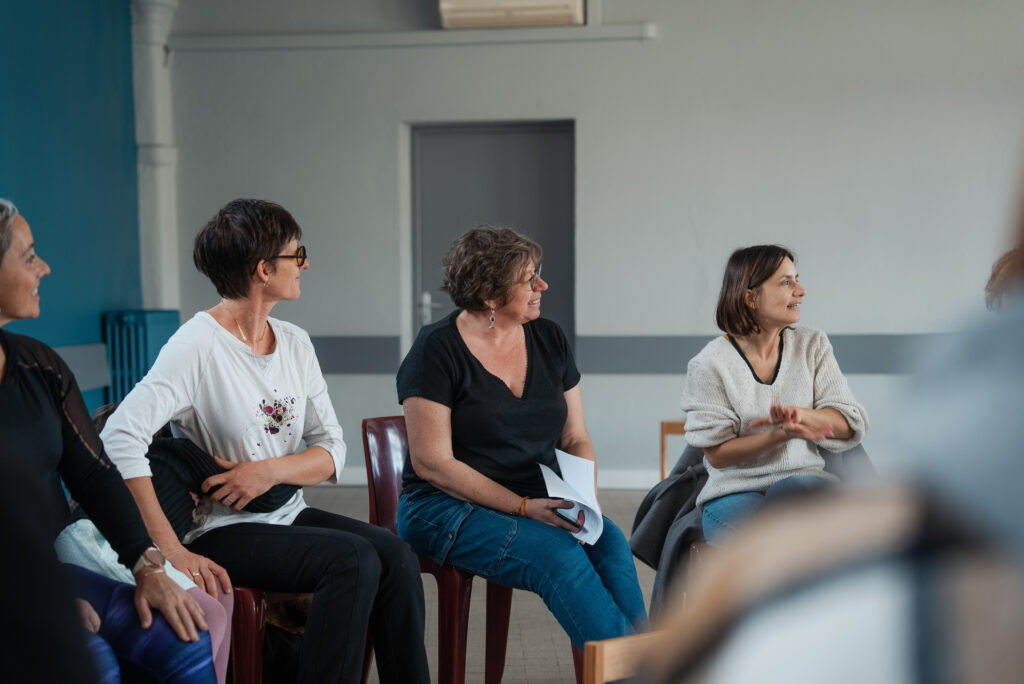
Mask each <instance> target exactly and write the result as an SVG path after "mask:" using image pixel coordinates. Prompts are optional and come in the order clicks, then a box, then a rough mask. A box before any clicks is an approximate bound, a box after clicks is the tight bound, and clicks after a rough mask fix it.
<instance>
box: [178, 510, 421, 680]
mask: <svg viewBox="0 0 1024 684" xmlns="http://www.w3.org/2000/svg"><path fill="white" fill-rule="evenodd" d="M189 549H190V550H191V551H193V552H194V553H198V554H202V555H204V556H206V557H208V558H210V559H212V560H213V561H214V562H216V563H219V564H220V565H222V566H223V567H224V569H225V570H227V572H228V575H230V577H231V581H232V583H234V584H237V585H239V586H243V587H252V588H254V589H262V590H266V591H284V592H313V602H312V604H311V605H310V609H309V617H308V618H307V620H306V632H305V635H304V636H303V639H302V650H301V652H300V655H299V673H298V681H299V682H302V683H304V684H305V683H309V684H321V683H328V682H344V683H345V684H357V682H359V680H360V677H361V675H362V665H363V653H364V651H363V649H364V647H365V645H366V636H367V633H369V635H370V638H371V639H372V640H373V648H374V651H375V652H376V656H377V657H376V660H377V672H378V674H379V675H380V681H381V683H382V684H398V683H399V682H401V683H403V684H404V683H406V682H409V683H414V684H415V683H417V682H422V683H423V684H429V682H430V672H429V670H428V668H427V654H426V649H425V647H424V645H423V625H424V608H423V582H422V580H421V579H420V567H419V561H418V560H417V559H416V556H415V555H414V554H413V552H412V551H411V550H410V549H409V546H408V545H407V544H406V543H405V542H404V541H402V540H401V539H399V538H398V537H397V536H395V535H394V534H392V533H391V532H388V531H387V530H384V529H382V528H379V527H375V526H373V525H369V524H367V523H364V522H359V521H358V520H352V519H351V518H346V517H344V516H341V515H335V514H333V513H327V512H326V511H321V510H318V509H315V508H307V509H306V510H304V511H302V513H300V514H299V517H298V518H296V519H295V522H294V523H293V524H291V525H267V524H263V523H239V524H237V525H227V526H225V527H220V528H217V529H215V530H211V531H209V532H207V533H206V534H204V535H203V536H201V537H199V538H198V539H196V540H195V541H194V542H192V543H191V544H190V545H189Z"/></svg>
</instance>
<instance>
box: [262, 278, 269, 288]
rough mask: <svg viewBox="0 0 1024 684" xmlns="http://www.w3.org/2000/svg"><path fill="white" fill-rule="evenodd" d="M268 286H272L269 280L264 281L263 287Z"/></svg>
mask: <svg viewBox="0 0 1024 684" xmlns="http://www.w3.org/2000/svg"><path fill="white" fill-rule="evenodd" d="M267 285H270V281H269V280H264V281H263V287H264V288H266V287H267Z"/></svg>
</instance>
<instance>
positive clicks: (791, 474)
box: [683, 245, 868, 545]
mask: <svg viewBox="0 0 1024 684" xmlns="http://www.w3.org/2000/svg"><path fill="white" fill-rule="evenodd" d="M794 261H795V260H794V257H793V254H792V253H791V252H790V251H789V250H787V249H785V248H784V247H779V246H778V245H756V246H753V247H746V248H743V249H738V250H736V251H735V252H733V253H732V256H730V257H729V262H728V264H727V265H726V267H725V276H724V278H723V281H722V289H721V292H720V293H719V297H718V310H717V313H716V322H717V323H718V327H719V328H721V329H722V331H723V332H725V335H723V336H721V337H717V338H715V339H714V340H712V341H711V342H709V343H708V344H707V345H706V346H705V347H704V349H702V350H701V351H700V353H699V354H697V356H695V357H693V359H691V360H690V363H689V364H688V366H687V369H686V392H685V393H684V395H683V410H684V411H686V440H687V442H689V443H690V444H691V445H693V446H695V447H698V448H701V449H703V450H704V464H705V466H707V471H708V481H707V484H705V485H704V487H703V488H702V489H701V491H700V494H699V495H698V497H697V506H698V507H699V508H701V510H702V522H703V528H704V536H705V538H706V539H707V541H708V543H710V544H712V545H718V544H720V543H721V541H722V539H723V537H725V536H727V535H728V533H729V532H731V531H732V530H733V529H734V528H735V527H736V526H738V525H739V524H740V523H741V522H742V521H743V520H745V519H746V518H748V517H750V516H752V515H753V514H754V513H755V512H756V511H757V509H758V508H760V507H761V506H762V505H763V504H764V502H765V501H766V500H768V499H771V498H775V497H776V496H781V495H784V494H786V493H788V492H792V491H798V490H807V489H815V488H817V487H820V486H822V485H825V484H826V483H828V482H832V481H835V480H837V478H836V477H835V476H834V475H831V474H829V473H827V472H826V471H825V461H824V459H823V457H822V456H821V455H820V454H819V453H818V448H819V447H820V448H823V449H827V450H829V451H837V452H839V451H846V450H847V449H851V448H853V447H855V446H856V445H858V444H859V443H860V441H861V440H862V439H863V438H864V434H865V433H866V432H867V429H868V416H867V413H866V412H865V410H864V407H863V406H861V405H860V404H859V403H858V402H857V400H856V399H855V398H854V396H853V392H851V391H850V388H849V386H848V385H847V383H846V377H845V376H843V374H842V372H841V371H840V370H839V364H837V363H836V359H835V356H834V355H833V354H832V345H831V344H830V343H829V341H828V337H827V336H826V335H825V333H823V332H821V331H819V330H814V329H812V328H806V327H803V326H798V325H797V323H799V322H800V305H801V302H802V301H803V298H804V295H806V294H807V291H806V290H805V289H804V288H803V286H801V285H800V281H799V278H798V276H797V272H796V265H795V264H794Z"/></svg>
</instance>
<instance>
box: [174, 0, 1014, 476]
mask: <svg viewBox="0 0 1024 684" xmlns="http://www.w3.org/2000/svg"><path fill="white" fill-rule="evenodd" d="M414 4H415V5H416V6H417V7H420V8H421V7H422V4H424V3H420V2H419V0H415V3H414V2H413V0H410V1H409V2H401V1H400V0H392V1H391V2H387V3H380V4H379V5H378V8H379V11H378V13H377V14H373V10H368V9H367V7H372V6H373V5H372V4H368V3H365V2H363V3H354V2H349V3H336V2H329V1H328V0H318V1H316V2H314V1H312V0H307V1H305V2H301V3H288V4H285V3H277V2H249V1H247V0H182V2H181V6H180V8H179V10H178V15H177V23H176V25H175V29H174V32H173V33H174V36H175V37H176V38H177V39H178V41H179V43H181V41H182V39H184V38H187V37H189V36H197V35H210V34H224V33H237V34H251V33H266V32H268V31H272V30H274V28H273V27H281V28H280V29H279V30H280V31H282V32H289V33H322V32H328V31H343V30H363V31H364V30H367V29H368V28H369V29H373V30H409V29H411V28H414V27H416V26H423V25H429V23H430V21H432V19H431V18H430V17H426V16H424V13H423V12H422V10H421V9H412V8H413V5H414ZM603 10H604V11H603V17H604V22H605V24H613V23H620V22H636V21H652V22H656V23H657V25H658V29H659V36H658V38H657V39H655V40H650V41H631V42H621V41H613V42H560V43H530V44H518V45H517V44H493V45H459V46H443V47H442V46H429V47H367V48H353V49H310V50H266V49H250V50H243V51H211V50H199V51H189V50H177V51H175V52H174V53H173V56H172V79H173V81H172V83H173V92H174V120H175V126H176V138H177V140H176V142H177V145H178V150H179V188H178V196H179V202H180V206H179V210H178V214H179V218H180V224H179V225H180V234H179V240H178V244H179V245H180V249H181V255H180V256H181V260H182V264H184V266H183V267H182V268H183V271H184V272H183V278H182V293H181V294H182V302H183V313H184V314H185V315H188V314H189V313H190V312H191V311H194V310H196V309H200V308H206V307H208V306H210V305H211V304H212V303H213V302H214V301H215V295H214V294H213V291H212V288H211V287H210V286H209V285H208V284H207V283H206V282H205V281H203V280H201V279H200V278H199V277H198V276H196V275H194V271H193V270H192V268H191V258H190V257H191V239H192V236H193V235H194V232H195V230H196V228H197V227H198V226H199V225H201V224H202V223H203V222H204V221H205V220H206V219H207V218H208V217H209V216H210V215H212V213H213V212H214V211H215V210H216V209H217V208H218V207H220V206H221V205H223V204H224V203H225V202H226V201H227V200H229V199H231V198H233V197H236V196H257V197H265V198H269V199H274V200H276V201H279V202H281V203H282V204H284V205H285V206H286V207H288V208H289V209H291V210H292V211H293V213H294V214H295V216H296V218H297V219H298V220H299V222H300V223H301V224H302V225H303V227H304V229H305V230H306V237H305V240H304V241H305V242H306V243H307V244H308V245H309V247H310V250H311V263H312V270H311V271H309V273H308V277H307V278H305V280H304V288H303V289H304V294H303V297H302V299H301V300H300V301H298V302H296V303H294V304H288V305H282V306H281V307H280V309H279V310H277V311H275V314H277V315H281V316H283V317H285V318H288V319H290V320H294V321H295V322H297V323H299V324H300V325H302V326H304V327H305V328H307V329H308V330H309V331H310V332H311V333H312V334H320V335H399V334H401V333H403V332H407V331H403V330H402V322H403V321H405V320H407V319H408V316H407V314H406V312H405V310H404V308H403V307H404V305H405V302H404V301H403V298H404V299H405V300H407V299H408V293H406V292H404V286H403V282H404V281H402V280H401V277H400V276H401V275H402V274H407V269H408V268H409V264H408V262H407V253H408V248H407V247H406V244H407V241H408V239H409V238H408V234H407V225H408V216H407V215H406V212H407V205H405V204H403V202H406V201H407V195H403V192H404V193H407V180H406V179H407V174H408V168H407V154H408V152H407V150H406V149H405V145H406V143H407V139H406V138H405V137H404V133H403V132H404V131H405V130H406V128H405V127H406V126H407V125H408V124H409V123H412V122H444V121H466V120H481V119H503V120H508V119H518V118H522V119H543V118H559V119H565V118H572V119H575V120H576V124H577V128H576V135H577V225H576V232H577V243H576V244H577V269H576V274H577V275H576V277H577V283H576V291H577V293H578V298H577V331H578V334H580V335H703V334H708V335H710V334H713V333H714V332H715V327H714V321H713V307H714V301H715V297H716V295H717V290H718V285H719V282H720V278H721V269H722V266H723V264H724V261H725V258H726V257H727V256H728V253H729V252H730V251H731V250H732V249H734V248H735V247H737V246H740V245H743V244H751V243H755V242H767V241H771V242H781V243H783V244H786V245H788V246H790V247H792V248H793V249H795V250H796V251H797V253H798V256H799V264H798V265H799V269H800V272H801V280H802V281H803V282H804V283H805V284H806V286H807V289H808V290H809V293H810V294H809V296H808V299H807V302H806V304H805V306H804V322H805V323H807V324H809V325H813V326H815V327H820V328H823V329H825V330H826V331H828V332H829V333H832V334H836V333H917V332H934V331H939V330H945V329H948V328H949V327H950V325H951V321H953V320H956V319H957V318H958V317H959V315H960V314H961V313H962V312H965V311H967V310H971V309H974V310H976V309H978V308H979V307H980V306H981V297H980V295H981V288H982V286H983V284H984V282H985V279H986V277H987V275H988V270H989V267H990V264H991V262H992V260H993V259H994V258H995V256H996V255H997V254H998V253H999V252H1000V251H1001V249H1002V247H1003V244H1004V241H1005V238H1006V231H1005V230H1004V227H1005V226H1006V225H1007V224H1008V221H1009V216H1010V211H1011V205H1012V199H1013V194H1014V191H1015V188H1016V187H1017V186H1018V184H1019V183H1018V181H1019V177H1020V175H1019V171H1020V170H1021V164H1020V162H1021V159H1022V155H1021V152H1022V151H1024V145H1022V144H1021V143H1022V141H1024V138H1022V133H1024V68H1022V65H1024V41H1022V40H1020V27H1021V26H1024V3H1021V2H1020V1H1019V0H998V1H997V0H991V1H988V2H985V1H980V2H979V1H973V2H971V1H967V0H963V1H961V2H950V1H947V2H935V1H934V0H912V1H911V0H907V1H903V2H893V1H891V0H864V1H862V2H858V3H849V2H826V1H822V0H817V1H815V0H776V1H774V2H767V1H763V0H744V1H739V0H734V1H728V0H717V1H716V2H696V1H685V2H684V1H679V0H661V1H658V0H606V1H605V2H604V7H603ZM173 44H174V40H173V39H172V45H173ZM211 44H215V42H214V43H207V45H211ZM682 370H683V369H680V373H681V372H682ZM682 381H683V376H682V375H681V374H680V375H673V376H629V375H609V376H588V377H586V378H585V380H584V387H585V388H586V391H585V402H586V403H585V407H586V411H587V413H588V422H589V424H590V427H591V432H592V433H593V436H594V438H595V442H596V444H597V447H598V452H599V456H601V457H602V469H603V471H604V472H605V473H608V472H610V471H616V470H618V471H622V472H623V473H625V471H637V470H644V469H648V473H649V474H651V473H654V472H655V469H656V467H657V465H656V462H657V453H658V452H657V439H658V438H657V422H658V421H659V420H662V419H665V418H673V417H676V416H677V415H678V413H679V399H678V397H679V394H680V391H681V389H682ZM330 382H331V390H332V396H333V397H334V401H335V403H336V405H337V407H338V411H339V415H341V416H343V423H344V427H345V429H346V432H347V433H348V435H349V440H348V441H349V445H350V449H352V453H351V456H350V459H349V462H350V464H353V465H354V466H356V467H357V468H361V467H362V465H361V464H362V456H361V453H360V446H359V440H358V421H359V419H360V418H361V417H363V416H366V415H376V414H381V413H391V412H398V409H399V407H398V406H397V404H395V403H394V399H393V387H394V385H393V379H392V378H390V377H383V376H357V377H356V376H337V377H333V378H331V380H330ZM851 383H852V385H853V387H854V389H855V391H857V393H858V396H859V398H860V399H861V400H862V401H863V403H865V405H866V406H867V408H868V410H869V412H870V413H871V414H872V417H873V423H874V428H875V430H876V431H879V432H880V433H881V434H884V432H885V429H886V424H887V422H889V421H892V420H893V415H892V414H893V412H894V411H898V408H897V407H898V399H897V394H896V391H897V389H898V386H899V381H898V378H895V377H891V376H854V377H852V378H851ZM354 389H358V390H359V391H358V392H355V391H353V390H354ZM389 402H390V405H389ZM876 434H877V433H876ZM651 477H653V475H651Z"/></svg>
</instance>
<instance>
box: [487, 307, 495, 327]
mask: <svg viewBox="0 0 1024 684" xmlns="http://www.w3.org/2000/svg"><path fill="white" fill-rule="evenodd" d="M487 329H488V330H494V309H491V324H490V325H489V326H488V327H487Z"/></svg>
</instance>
